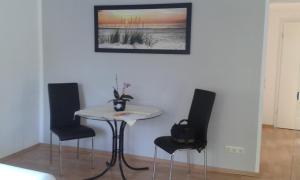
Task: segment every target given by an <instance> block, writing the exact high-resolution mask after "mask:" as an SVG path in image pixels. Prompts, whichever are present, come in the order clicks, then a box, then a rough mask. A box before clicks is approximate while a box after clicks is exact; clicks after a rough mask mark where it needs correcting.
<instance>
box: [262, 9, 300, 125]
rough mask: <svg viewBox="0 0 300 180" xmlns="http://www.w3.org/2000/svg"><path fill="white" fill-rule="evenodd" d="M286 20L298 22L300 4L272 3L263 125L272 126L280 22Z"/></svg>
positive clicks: (299, 18)
mask: <svg viewBox="0 0 300 180" xmlns="http://www.w3.org/2000/svg"><path fill="white" fill-rule="evenodd" d="M287 19H290V20H291V19H298V20H299V21H300V3H274V4H271V5H270V10H269V32H268V45H267V46H268V47H267V62H266V71H265V73H266V74H265V94H264V117H263V123H264V124H270V125H273V124H274V106H275V91H276V74H277V68H278V67H277V62H278V59H279V58H278V55H279V53H278V52H279V51H280V49H279V42H280V38H281V29H280V28H281V26H280V25H281V24H280V23H281V22H282V21H283V20H287Z"/></svg>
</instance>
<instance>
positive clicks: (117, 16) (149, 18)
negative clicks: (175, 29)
mask: <svg viewBox="0 0 300 180" xmlns="http://www.w3.org/2000/svg"><path fill="white" fill-rule="evenodd" d="M186 19H187V9H186V8H170V9H133V10H100V11H99V12H98V23H99V25H100V26H101V27H105V26H111V25H117V26H124V25H128V24H131V25H141V24H143V25H144V26H145V27H147V25H157V26H159V25H166V24H171V25H181V26H182V25H185V23H186Z"/></svg>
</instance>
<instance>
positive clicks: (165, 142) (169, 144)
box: [154, 136, 206, 154]
mask: <svg viewBox="0 0 300 180" xmlns="http://www.w3.org/2000/svg"><path fill="white" fill-rule="evenodd" d="M154 143H155V145H156V146H158V147H160V148H161V149H163V150H165V151H166V152H168V153H169V154H173V153H174V152H175V151H177V150H180V149H197V150H198V151H199V152H201V150H202V149H204V148H205V146H206V143H201V142H195V143H188V144H184V143H177V142H175V141H174V140H172V137H171V136H162V137H158V138H156V139H155V140H154Z"/></svg>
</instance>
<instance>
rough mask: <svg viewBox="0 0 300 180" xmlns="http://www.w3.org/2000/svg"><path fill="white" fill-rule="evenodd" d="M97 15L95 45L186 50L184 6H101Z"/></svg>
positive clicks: (185, 14) (185, 13)
mask: <svg viewBox="0 0 300 180" xmlns="http://www.w3.org/2000/svg"><path fill="white" fill-rule="evenodd" d="M97 16H98V18H97V31H98V32H97V34H98V37H96V38H98V39H97V42H98V44H97V46H98V47H97V48H100V49H101V48H106V49H150V50H186V43H187V40H186V39H187V29H186V28H187V17H188V10H187V8H186V7H184V8H162V9H157V8H156V9H111V10H110V9H105V10H101V9H100V10H98V11H97Z"/></svg>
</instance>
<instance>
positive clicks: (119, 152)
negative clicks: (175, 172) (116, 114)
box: [86, 121, 149, 180]
mask: <svg viewBox="0 0 300 180" xmlns="http://www.w3.org/2000/svg"><path fill="white" fill-rule="evenodd" d="M106 122H107V123H108V124H109V126H110V127H111V130H112V134H113V138H112V140H113V142H112V156H111V159H110V162H106V166H107V167H106V169H105V170H103V171H102V172H101V173H100V174H99V175H96V176H94V177H91V178H87V179H86V180H94V179H98V178H100V177H101V176H103V175H104V174H105V173H106V172H107V171H108V170H109V169H110V168H111V167H113V166H114V165H115V164H116V161H117V158H118V160H119V168H120V172H121V176H122V179H123V180H126V177H125V175H124V171H123V165H122V164H123V163H124V164H125V165H126V166H127V167H128V168H130V169H132V170H148V169H149V168H148V167H142V168H136V167H133V166H131V165H129V164H128V163H127V161H126V160H125V157H124V131H125V127H126V122H124V121H122V123H121V125H120V130H119V133H118V124H117V121H114V125H113V124H112V123H111V122H110V121H106ZM118 141H119V143H118ZM118 145H119V147H118Z"/></svg>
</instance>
